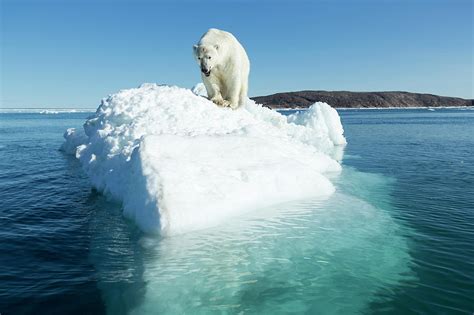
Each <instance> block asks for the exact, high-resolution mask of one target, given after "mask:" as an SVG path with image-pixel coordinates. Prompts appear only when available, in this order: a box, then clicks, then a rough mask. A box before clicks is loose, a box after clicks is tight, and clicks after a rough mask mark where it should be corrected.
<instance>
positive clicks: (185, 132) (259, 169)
mask: <svg viewBox="0 0 474 315" xmlns="http://www.w3.org/2000/svg"><path fill="white" fill-rule="evenodd" d="M195 90H196V89H195ZM201 92H202V91H201ZM84 131H85V135H84V134H83V133H82V132H79V131H76V130H72V129H69V130H68V131H67V132H66V133H65V135H64V137H65V139H66V143H65V144H64V145H63V149H64V150H65V151H66V152H73V153H74V151H75V154H76V157H77V158H78V159H79V160H80V162H81V164H82V166H83V168H84V170H85V172H86V173H87V174H88V176H89V177H90V179H91V182H92V184H93V185H94V186H95V187H96V188H97V189H98V190H100V191H102V192H103V193H104V194H106V195H108V196H110V197H112V198H114V199H116V200H118V201H120V202H122V204H123V208H124V214H125V215H126V216H127V217H129V218H132V219H133V220H135V221H136V223H137V224H138V225H139V226H140V227H141V228H142V229H143V230H144V231H146V232H160V233H161V234H163V235H170V234H177V233H183V232H187V231H190V230H196V229H201V228H205V227H209V226H213V225H215V224H218V223H219V222H222V221H223V220H225V219H226V218H229V217H231V216H235V215H237V214H239V213H242V212H247V211H251V210H253V209H257V208H261V207H266V206H270V205H272V204H278V203H282V202H286V201H290V200H297V199H304V198H311V197H317V196H328V195H330V194H331V193H332V192H333V191H334V186H333V185H332V183H331V182H330V180H329V179H328V178H327V176H326V175H327V174H328V173H331V172H338V171H340V169H341V167H340V165H339V163H338V162H337V161H335V160H334V159H332V158H331V157H330V155H331V152H332V151H334V150H335V148H336V147H337V146H340V145H342V144H344V143H345V139H344V137H343V129H342V125H341V122H340V119H339V116H338V114H337V112H336V111H335V110H334V109H332V108H331V107H330V106H329V105H327V104H325V103H315V104H314V105H313V106H311V108H310V109H309V110H308V111H306V112H302V113H300V114H295V115H293V116H291V117H290V118H289V119H287V117H286V116H283V115H281V114H280V113H278V112H275V111H273V110H270V109H268V108H264V107H262V106H261V105H258V104H255V103H254V102H253V101H251V100H248V102H247V104H246V105H245V106H243V107H241V108H239V109H238V110H231V109H229V108H221V107H218V106H216V105H214V104H213V103H212V102H210V101H209V100H207V99H206V98H204V97H201V96H198V95H196V94H194V93H193V92H192V91H191V90H189V89H183V88H179V87H174V86H160V85H156V84H143V85H141V86H140V87H139V88H135V89H128V90H122V91H120V92H118V93H116V94H113V95H111V96H109V98H107V99H104V100H103V101H102V104H101V105H100V106H99V108H98V109H97V111H96V113H95V115H93V116H91V117H90V118H89V119H88V120H87V121H86V123H85V124H84ZM74 148H76V149H75V150H74Z"/></svg>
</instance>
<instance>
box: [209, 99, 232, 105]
mask: <svg viewBox="0 0 474 315" xmlns="http://www.w3.org/2000/svg"><path fill="white" fill-rule="evenodd" d="M211 101H212V102H213V103H214V104H216V105H219V106H222V107H229V106H231V104H230V102H229V101H227V100H225V99H223V98H221V97H219V98H217V97H216V98H212V99H211Z"/></svg>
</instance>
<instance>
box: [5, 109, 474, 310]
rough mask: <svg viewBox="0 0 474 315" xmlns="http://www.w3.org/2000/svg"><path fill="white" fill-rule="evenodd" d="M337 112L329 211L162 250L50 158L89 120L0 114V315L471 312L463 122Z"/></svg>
mask: <svg viewBox="0 0 474 315" xmlns="http://www.w3.org/2000/svg"><path fill="white" fill-rule="evenodd" d="M339 114H340V116H341V120H342V123H343V125H344V128H345V134H346V138H347V140H348V145H347V147H346V148H345V150H344V152H341V154H343V160H342V164H343V172H342V173H341V174H340V175H339V176H336V177H334V178H333V181H334V182H335V185H336V188H337V191H336V193H335V194H334V195H332V196H331V197H330V198H329V199H320V200H317V199H315V200H305V201H300V202H293V203H288V204H282V205H279V206H277V207H272V208H268V209H259V211H255V212H254V213H250V214H247V215H244V216H242V217H240V218H238V219H234V220H232V221H231V222H228V223H226V224H223V225H221V226H219V227H217V228H213V229H208V230H203V231H199V232H193V233H188V234H185V235H180V236H175V237H170V238H163V239H161V238H159V237H152V236H149V235H144V234H143V233H142V232H140V230H138V229H137V228H136V227H135V225H134V224H133V223H132V222H130V221H128V220H126V219H125V218H123V216H122V215H121V206H120V204H114V203H112V202H110V201H107V200H106V198H104V197H103V196H102V195H101V194H99V193H97V192H96V191H95V190H93V189H91V186H90V184H89V183H88V179H87V178H86V176H85V175H84V173H83V172H82V170H81V168H80V165H79V163H78V161H76V160H75V159H74V158H73V157H71V156H67V155H64V154H63V153H62V152H60V151H59V150H58V148H59V147H60V145H61V143H62V142H63V139H62V133H63V132H64V131H65V129H66V128H69V127H76V128H80V127H81V125H82V123H83V122H84V120H85V118H86V117H87V116H88V113H61V112H59V113H54V112H49V113H48V112H45V113H43V114H41V113H3V114H0V196H1V198H0V219H1V222H2V228H1V229H0V250H1V253H2V254H1V255H0V284H1V285H0V313H1V314H65V313H68V314H105V313H108V314H183V313H185V314H209V313H211V314H213V313H216V314H238V313H242V314H281V313H294V314H380V313H383V314H410V313H418V314H420V313H421V314H470V313H472V312H473V311H474V298H473V297H474V263H473V258H474V137H473V135H474V110H467V109H437V110H435V111H431V110H427V109H411V110H403V109H400V110H341V111H339Z"/></svg>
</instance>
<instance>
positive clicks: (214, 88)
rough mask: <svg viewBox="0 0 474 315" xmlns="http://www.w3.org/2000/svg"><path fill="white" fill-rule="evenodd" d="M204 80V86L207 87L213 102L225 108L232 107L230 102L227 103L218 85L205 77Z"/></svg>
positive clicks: (208, 94)
mask: <svg viewBox="0 0 474 315" xmlns="http://www.w3.org/2000/svg"><path fill="white" fill-rule="evenodd" d="M202 79H203V80H202V81H203V82H204V86H205V87H206V91H207V97H208V98H209V100H210V101H211V102H213V103H214V104H216V105H219V106H224V107H226V106H229V105H230V102H229V101H226V100H225V99H224V98H223V97H222V94H221V91H220V88H219V85H218V84H216V83H214V82H212V81H211V80H210V79H208V78H207V77H204V76H203V78H202Z"/></svg>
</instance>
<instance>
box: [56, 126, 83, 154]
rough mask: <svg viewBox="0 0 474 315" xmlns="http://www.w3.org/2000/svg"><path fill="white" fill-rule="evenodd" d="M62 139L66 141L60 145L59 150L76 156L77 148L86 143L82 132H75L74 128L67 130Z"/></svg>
mask: <svg viewBox="0 0 474 315" xmlns="http://www.w3.org/2000/svg"><path fill="white" fill-rule="evenodd" d="M63 137H64V139H66V141H65V142H64V143H63V144H62V145H61V148H60V150H61V151H64V152H65V153H66V154H76V150H77V147H78V146H80V145H83V144H85V143H87V141H88V139H87V137H86V135H85V134H84V132H81V131H77V130H76V128H68V129H67V130H66V132H64V135H63Z"/></svg>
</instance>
